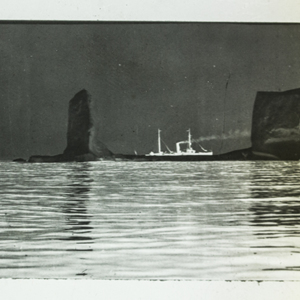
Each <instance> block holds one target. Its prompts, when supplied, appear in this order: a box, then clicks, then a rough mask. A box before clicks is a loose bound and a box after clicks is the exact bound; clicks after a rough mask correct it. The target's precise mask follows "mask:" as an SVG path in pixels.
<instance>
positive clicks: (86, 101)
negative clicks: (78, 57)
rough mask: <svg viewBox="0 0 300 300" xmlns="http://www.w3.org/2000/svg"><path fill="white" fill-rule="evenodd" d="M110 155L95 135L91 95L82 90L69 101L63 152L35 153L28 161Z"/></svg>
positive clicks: (58, 160) (92, 157)
mask: <svg viewBox="0 0 300 300" xmlns="http://www.w3.org/2000/svg"><path fill="white" fill-rule="evenodd" d="M111 157H113V154H112V152H111V151H110V150H108V149H107V147H106V146H105V145H104V144H103V143H102V142H101V141H99V140H98V139H97V137H96V133H95V129H94V127H93V119H92V115H91V96H90V94H89V93H88V92H87V91H86V90H82V91H80V92H78V93H77V94H76V95H75V96H74V97H73V98H72V99H71V100H70V102H69V118H68V132H67V147H66V149H65V151H64V152H63V154H59V155H54V156H43V155H35V156H31V157H30V158H29V162H68V161H94V160H98V159H99V158H111Z"/></svg>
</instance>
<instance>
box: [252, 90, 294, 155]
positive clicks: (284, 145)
mask: <svg viewBox="0 0 300 300" xmlns="http://www.w3.org/2000/svg"><path fill="white" fill-rule="evenodd" d="M251 141H252V152H253V154H254V155H255V156H257V157H260V158H265V159H276V160H299V159H300V89H294V90H289V91H285V92H258V93H257V95H256V99H255V104H254V109H253V118H252V133H251Z"/></svg>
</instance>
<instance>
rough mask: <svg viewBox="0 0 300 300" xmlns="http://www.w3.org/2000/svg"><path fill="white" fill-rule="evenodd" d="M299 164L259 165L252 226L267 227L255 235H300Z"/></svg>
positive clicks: (255, 175)
mask: <svg viewBox="0 0 300 300" xmlns="http://www.w3.org/2000/svg"><path fill="white" fill-rule="evenodd" d="M299 173H300V170H299V164H298V163H295V162H290V163H288V162H287V163H286V164H285V165H282V163H281V165H280V166H278V163H276V162H271V163H268V164H266V163H264V164H262V163H259V162H257V163H256V165H255V167H254V168H253V174H252V197H253V198H254V200H255V199H259V201H256V200H255V201H252V205H251V207H250V208H249V211H250V212H252V213H253V219H252V220H251V224H252V225H253V226H256V227H257V228H258V229H259V227H261V228H265V229H264V230H257V231H256V232H255V233H254V235H256V236H259V237H260V238H269V239H270V238H281V237H298V236H299V234H300V227H299V225H300V184H299Z"/></svg>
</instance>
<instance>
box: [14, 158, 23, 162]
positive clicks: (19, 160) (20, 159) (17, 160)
mask: <svg viewBox="0 0 300 300" xmlns="http://www.w3.org/2000/svg"><path fill="white" fill-rule="evenodd" d="M13 161H14V162H18V163H24V162H26V160H25V159H24V158H16V159H14V160H13Z"/></svg>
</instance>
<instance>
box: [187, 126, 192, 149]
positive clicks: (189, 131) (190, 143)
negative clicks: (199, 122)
mask: <svg viewBox="0 0 300 300" xmlns="http://www.w3.org/2000/svg"><path fill="white" fill-rule="evenodd" d="M187 132H188V133H189V148H190V149H191V148H192V135H191V129H188V130H187Z"/></svg>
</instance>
